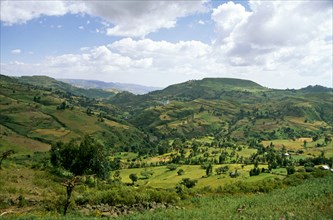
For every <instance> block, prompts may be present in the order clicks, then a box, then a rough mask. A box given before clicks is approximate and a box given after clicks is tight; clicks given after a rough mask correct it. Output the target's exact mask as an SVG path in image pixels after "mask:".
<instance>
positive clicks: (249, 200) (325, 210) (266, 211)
mask: <svg viewBox="0 0 333 220" xmlns="http://www.w3.org/2000/svg"><path fill="white" fill-rule="evenodd" d="M332 183H333V175H330V176H328V177H325V178H324V179H314V180H308V181H306V182H305V183H304V184H302V185H299V186H296V187H289V188H287V189H279V190H274V191H272V192H270V193H267V194H255V195H240V196H237V195H236V196H227V195H226V196H211V197H206V198H192V200H191V201H192V203H191V204H189V205H188V207H186V209H185V210H177V209H169V210H159V211H156V212H145V213H140V214H135V215H130V216H126V217H122V218H120V219H131V220H136V219H144V220H149V219H154V220H158V219H165V220H169V219H211V220H215V219H216V220H217V219H332V218H333V209H332V207H333V187H332Z"/></svg>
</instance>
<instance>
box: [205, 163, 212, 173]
mask: <svg viewBox="0 0 333 220" xmlns="http://www.w3.org/2000/svg"><path fill="white" fill-rule="evenodd" d="M212 172H213V166H212V164H211V163H210V164H208V166H207V168H206V176H210V175H211V174H212Z"/></svg>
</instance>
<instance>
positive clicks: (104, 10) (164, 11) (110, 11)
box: [1, 0, 207, 37]
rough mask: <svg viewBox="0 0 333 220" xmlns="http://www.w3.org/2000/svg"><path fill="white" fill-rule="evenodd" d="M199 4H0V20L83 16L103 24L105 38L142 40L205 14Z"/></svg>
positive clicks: (13, 21) (15, 21)
mask: <svg viewBox="0 0 333 220" xmlns="http://www.w3.org/2000/svg"><path fill="white" fill-rule="evenodd" d="M205 2H206V0H200V1H111V2H110V1H1V21H3V22H4V23H5V24H7V25H13V24H15V23H25V22H27V21H29V20H32V19H34V18H38V17H40V16H42V15H46V16H62V15H65V14H67V13H72V14H76V13H85V14H89V15H91V16H94V17H100V18H102V20H103V21H104V22H107V26H110V24H112V25H111V27H110V28H108V29H107V32H106V33H107V34H108V35H115V36H131V37H143V36H145V35H147V34H149V33H151V32H156V31H157V30H159V29H161V28H172V27H175V25H176V22H177V19H178V18H180V17H185V16H187V15H190V14H194V13H198V12H203V11H207V7H206V5H205ZM87 24H89V21H87Z"/></svg>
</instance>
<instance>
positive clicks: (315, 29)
mask: <svg viewBox="0 0 333 220" xmlns="http://www.w3.org/2000/svg"><path fill="white" fill-rule="evenodd" d="M249 6H250V8H251V11H246V10H245V8H244V7H243V6H242V5H240V4H234V3H232V2H228V3H225V4H222V5H220V6H219V7H218V8H216V9H214V10H213V13H212V19H213V20H214V21H215V24H216V31H217V34H218V39H217V40H216V45H215V46H216V47H217V48H218V49H216V51H215V52H216V54H217V56H218V57H219V58H220V61H221V62H222V61H223V62H226V63H229V65H231V66H234V67H237V66H239V67H240V66H247V67H249V68H250V70H251V68H252V69H253V70H255V71H257V72H261V74H262V77H263V78H264V79H265V80H266V81H267V82H269V81H272V80H273V79H275V78H274V77H278V78H279V77H280V80H278V82H279V83H280V85H279V86H280V87H283V85H284V83H285V81H286V79H287V78H288V77H290V78H295V79H296V78H299V79H298V81H301V80H300V77H306V78H307V79H310V78H317V79H315V81H316V82H319V81H321V84H325V85H327V82H326V83H325V82H324V80H323V79H324V78H325V77H326V78H325V79H326V80H327V77H328V76H330V75H331V76H332V42H330V41H328V40H327V39H330V37H329V36H332V3H331V2H329V1H316V2H309V1H290V2H282V1H250V2H249ZM253 70H252V72H253ZM252 72H249V75H250V77H253V76H254V75H255V74H254V73H252ZM284 77H285V78H286V79H284V80H283V78H284ZM307 79H305V78H302V81H306V80H307ZM259 80H260V79H259ZM261 81H263V79H261ZM307 82H308V83H311V81H307ZM293 83H294V84H295V85H296V84H297V83H295V82H293ZM302 83H304V82H302ZM266 84H274V86H277V82H269V83H266ZM291 84H292V83H291Z"/></svg>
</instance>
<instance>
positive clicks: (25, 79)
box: [18, 76, 115, 98]
mask: <svg viewBox="0 0 333 220" xmlns="http://www.w3.org/2000/svg"><path fill="white" fill-rule="evenodd" d="M18 81H19V82H22V83H27V84H31V85H35V86H40V87H44V88H51V89H53V90H59V91H61V92H67V93H71V94H73V95H76V96H86V97H88V98H110V97H112V96H114V94H115V93H113V92H110V91H105V90H101V89H82V88H78V87H75V86H72V85H70V84H67V83H64V82H61V81H58V80H55V79H53V78H51V77H48V76H22V77H19V78H18Z"/></svg>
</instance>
